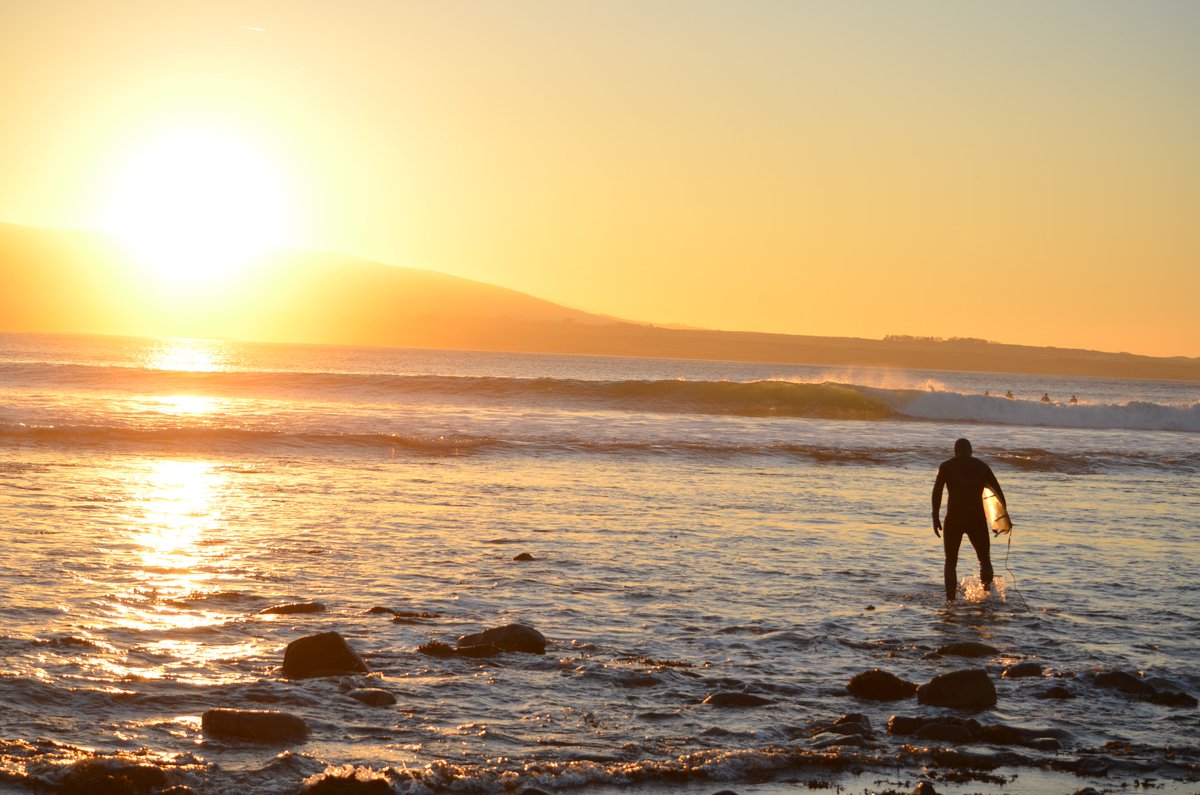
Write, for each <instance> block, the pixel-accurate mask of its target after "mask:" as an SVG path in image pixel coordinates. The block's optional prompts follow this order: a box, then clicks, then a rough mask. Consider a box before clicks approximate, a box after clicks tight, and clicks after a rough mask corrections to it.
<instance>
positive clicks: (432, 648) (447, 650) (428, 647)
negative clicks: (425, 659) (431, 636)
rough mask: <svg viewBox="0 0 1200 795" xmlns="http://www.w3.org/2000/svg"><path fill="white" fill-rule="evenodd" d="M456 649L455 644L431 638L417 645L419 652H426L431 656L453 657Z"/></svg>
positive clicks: (425, 653)
mask: <svg viewBox="0 0 1200 795" xmlns="http://www.w3.org/2000/svg"><path fill="white" fill-rule="evenodd" d="M454 651H455V650H454V647H453V646H451V645H450V644H448V643H442V642H441V641H440V640H431V641H429V642H428V643H422V644H421V645H420V646H418V647H417V653H418V654H424V655H427V656H429V657H452V656H454Z"/></svg>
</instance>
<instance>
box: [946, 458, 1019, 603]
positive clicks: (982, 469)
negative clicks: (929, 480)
mask: <svg viewBox="0 0 1200 795" xmlns="http://www.w3.org/2000/svg"><path fill="white" fill-rule="evenodd" d="M984 486H987V487H988V488H990V489H991V490H992V491H994V492H995V493H996V496H997V497H998V498H999V499H1000V502H1001V503H1002V504H1005V505H1007V503H1005V500H1004V492H1003V491H1001V490H1000V484H999V483H998V482H997V481H996V476H995V475H993V474H992V470H991V467H989V466H988V465H987V464H985V463H983V462H982V461H980V460H979V459H978V458H975V457H974V456H972V455H971V443H970V442H969V441H967V440H966V439H959V440H958V441H957V442H955V443H954V458H951V459H950V460H948V461H943V462H942V465H941V466H939V467H938V471H937V480H935V481H934V484H933V534H934V535H936V536H938V537H940V538H941V539H942V547H943V549H945V551H946V565H945V570H944V576H945V582H946V601H947V602H953V601H954V597H955V594H956V592H957V589H958V548H959V546H960V545H961V544H962V537H963V535H964V534H965V535H966V536H967V538H968V539H969V540H970V541H971V546H973V547H974V548H975V555H976V557H978V558H979V579H980V581H981V582H982V583H983V587H984V588H990V587H991V585H992V576H993V572H992V556H991V541H990V540H989V539H988V523H987V515H986V514H985V513H984V512H983V488H984ZM943 488H947V489H949V490H950V499H949V500H948V505H947V507H946V527H945V534H944V535H943V533H942V520H941V518H940V517H941V512H942V489H943Z"/></svg>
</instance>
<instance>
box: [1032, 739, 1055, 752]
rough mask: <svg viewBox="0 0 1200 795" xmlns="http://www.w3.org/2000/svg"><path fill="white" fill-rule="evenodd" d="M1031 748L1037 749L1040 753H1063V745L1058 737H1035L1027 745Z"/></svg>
mask: <svg viewBox="0 0 1200 795" xmlns="http://www.w3.org/2000/svg"><path fill="white" fill-rule="evenodd" d="M1025 745H1027V746H1029V747H1030V748H1036V749H1037V750H1039V751H1061V750H1062V743H1060V742H1059V741H1058V738H1057V737H1034V738H1033V739H1031V740H1029V741H1028V742H1026V743H1025Z"/></svg>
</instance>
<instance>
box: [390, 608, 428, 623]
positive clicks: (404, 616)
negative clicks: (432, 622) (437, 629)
mask: <svg viewBox="0 0 1200 795" xmlns="http://www.w3.org/2000/svg"><path fill="white" fill-rule="evenodd" d="M391 613H392V622H393V623H395V624H420V623H422V622H424V621H426V620H427V619H431V618H437V614H436V613H427V612H425V611H424V610H392V611H391Z"/></svg>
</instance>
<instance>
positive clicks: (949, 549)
mask: <svg viewBox="0 0 1200 795" xmlns="http://www.w3.org/2000/svg"><path fill="white" fill-rule="evenodd" d="M962 537H963V533H962V528H960V527H956V526H955V525H952V524H950V523H946V525H945V526H944V527H943V528H942V549H944V550H945V552H946V564H945V568H944V569H943V571H942V576H943V579H944V580H945V584H946V601H947V602H953V601H954V597H955V596H956V595H957V594H958V548H959V546H961V545H962Z"/></svg>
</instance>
